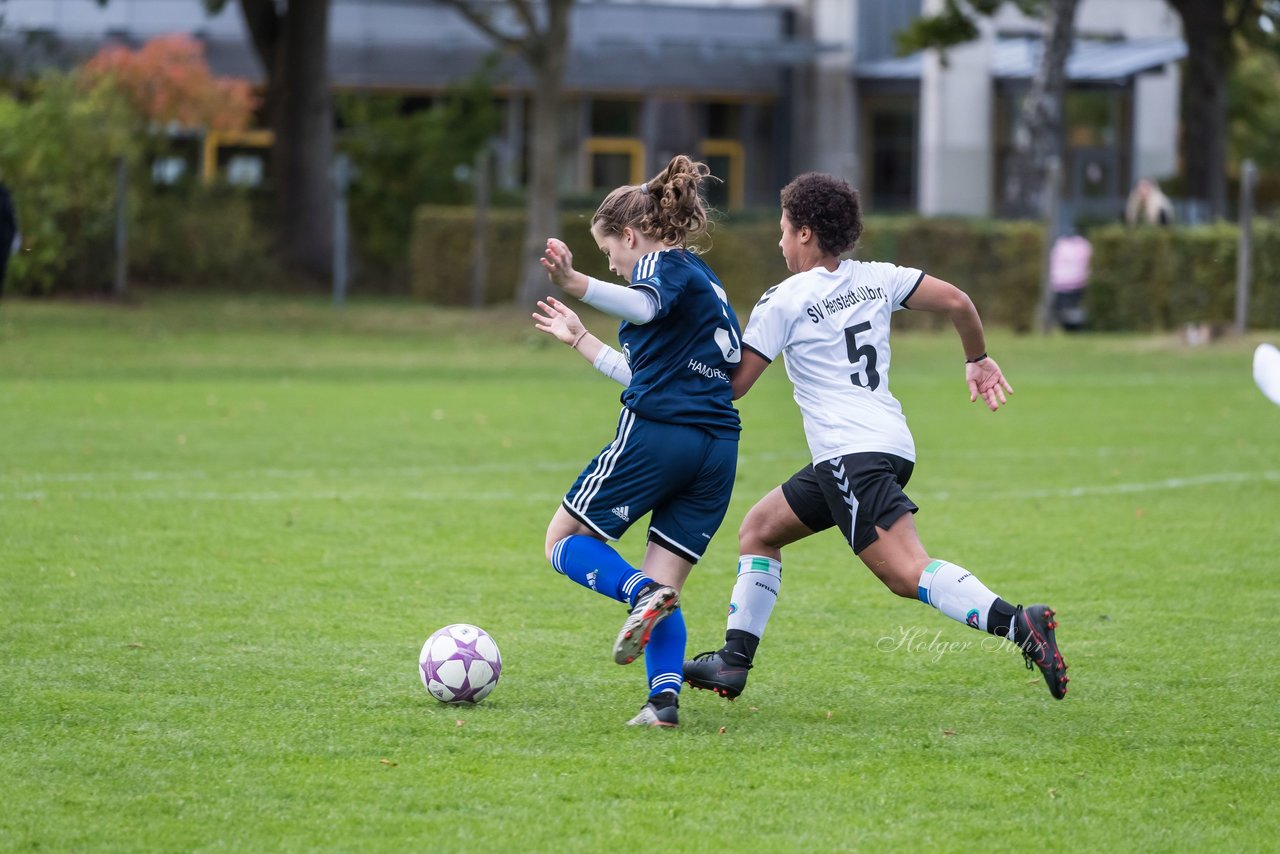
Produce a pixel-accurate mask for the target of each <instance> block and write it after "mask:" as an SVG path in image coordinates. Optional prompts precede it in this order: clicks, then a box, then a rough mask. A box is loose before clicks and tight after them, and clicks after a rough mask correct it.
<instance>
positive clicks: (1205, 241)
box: [1085, 221, 1280, 330]
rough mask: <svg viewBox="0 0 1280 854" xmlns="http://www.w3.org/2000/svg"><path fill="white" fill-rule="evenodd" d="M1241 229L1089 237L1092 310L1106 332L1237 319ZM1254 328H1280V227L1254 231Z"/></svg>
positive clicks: (1119, 230) (1095, 323)
mask: <svg viewBox="0 0 1280 854" xmlns="http://www.w3.org/2000/svg"><path fill="white" fill-rule="evenodd" d="M1239 235H1240V232H1239V229H1238V228H1237V227H1236V226H1234V225H1228V224H1220V225H1212V226H1203V227H1197V228H1140V229H1128V228H1124V227H1123V226H1109V227H1106V228H1101V229H1097V230H1095V231H1093V232H1091V233H1090V234H1089V238H1090V240H1091V241H1092V243H1093V263H1092V273H1091V275H1090V280H1089V287H1088V290H1086V292H1085V304H1086V308H1087V311H1088V314H1089V323H1090V326H1091V327H1093V328H1095V329H1101V330H1168V329H1174V328H1177V327H1179V326H1181V325H1183V324H1186V323H1210V324H1219V325H1223V324H1228V323H1231V322H1232V321H1233V320H1234V318H1235V292H1236V256H1237V251H1238V249H1237V247H1238V245H1239ZM1253 271H1254V275H1253V284H1252V287H1251V289H1250V300H1249V324H1250V326H1253V327H1255V328H1276V327H1280V278H1277V274H1280V225H1277V224H1276V223H1274V222H1268V221H1263V222H1260V223H1257V224H1256V226H1255V228H1254V247H1253Z"/></svg>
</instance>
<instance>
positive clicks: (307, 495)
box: [0, 471, 1280, 503]
mask: <svg viewBox="0 0 1280 854" xmlns="http://www.w3.org/2000/svg"><path fill="white" fill-rule="evenodd" d="M366 474H367V472H366ZM308 476H316V475H315V474H314V473H312V474H310V475H308ZM132 479H133V480H141V481H146V480H154V479H159V478H147V477H137V478H132ZM192 479H195V478H192ZM1257 482H1269V483H1280V472H1276V471H1264V472H1218V473H1214V474H1204V475H1193V476H1190V477H1172V478H1166V479H1164V480H1154V481H1142V482H1130V483H1109V484H1098V485H1093V486H1068V487H1058V488H1053V489H1023V490H1009V491H1006V492H988V491H980V490H972V489H971V490H966V491H965V492H964V493H963V494H953V493H951V492H947V491H941V492H926V493H915V492H913V493H911V494H912V495H913V497H916V498H919V499H921V500H924V501H949V500H951V499H952V498H963V499H964V500H966V501H974V500H990V501H1024V500H1028V499H1036V498H1040V499H1066V498H1088V497H1091V496H1105V495H1124V494H1140V493H1150V492H1163V491H1168V490H1177V489H1192V488H1195V487H1200V486H1213V485H1217V484H1236V483H1257ZM559 496H560V493H557V492H541V491H539V492H527V491H514V490H506V491H503V490H496V491H495V490H487V491H483V492H466V491H462V492H460V491H456V490H449V491H433V490H423V489H404V490H378V489H372V490H371V489H368V488H366V487H362V486H355V487H352V488H351V489H314V490H313V489H305V490H293V491H290V490H233V489H228V490H219V489H205V490H184V489H176V490H168V489H147V490H141V491H136V492H135V491H129V490H118V491H117V490H86V491H67V492H63V491H60V490H55V491H50V490H45V489H35V490H14V491H5V492H0V501H45V500H49V499H57V500H71V501H163V502H180V501H222V502H229V503H236V502H244V503H250V502H280V501H294V502H296V501H421V502H434V501H449V502H459V501H466V502H495V501H536V502H544V501H555V500H556V499H557V498H558V497H559Z"/></svg>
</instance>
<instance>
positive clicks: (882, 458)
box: [782, 453, 920, 554]
mask: <svg viewBox="0 0 1280 854" xmlns="http://www.w3.org/2000/svg"><path fill="white" fill-rule="evenodd" d="M914 468H915V463H913V462H911V461H910V460H906V459H903V458H902V457H899V456H895V455H893V454H879V453H867V454H846V455H845V456H843V457H836V458H835V459H831V460H824V461H823V462H821V463H818V464H817V465H813V464H810V465H807V466H805V467H804V468H802V469H800V471H798V472H796V473H795V474H793V475H792V476H791V479H790V480H788V481H787V482H786V483H784V484H782V496H783V498H785V499H787V504H789V505H791V510H792V512H794V513H795V514H796V517H797V518H798V519H799V520H800V521H801V522H803V523H804V524H805V527H807V528H809V529H810V530H812V531H815V532H816V531H825V530H826V529H827V528H830V527H833V526H838V527H839V528H840V533H842V534H844V538H845V540H847V541H848V543H849V545H850V547H852V549H853V552H854V554H858V553H859V552H861V551H862V550H863V549H865V548H866V547H867V546H869V545H871V544H872V543H874V542H875V541H876V539H877V538H878V537H879V536H880V535H879V534H878V533H877V532H876V528H877V527H881V528H888V527H889V526H890V525H892V524H893V523H894V522H896V521H898V519H900V518H902V516H903V515H904V514H906V513H914V512H916V511H917V510H919V509H920V508H919V507H917V506H916V505H915V502H913V501H912V500H911V499H910V498H908V497H907V494H906V493H905V492H903V491H902V490H903V487H905V486H906V485H907V481H909V480H910V479H911V472H912V470H913V469H914Z"/></svg>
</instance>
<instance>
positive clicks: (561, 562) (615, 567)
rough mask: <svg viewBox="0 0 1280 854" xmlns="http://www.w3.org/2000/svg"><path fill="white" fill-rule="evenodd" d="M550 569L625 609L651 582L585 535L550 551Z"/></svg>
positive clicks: (611, 550)
mask: <svg viewBox="0 0 1280 854" xmlns="http://www.w3.org/2000/svg"><path fill="white" fill-rule="evenodd" d="M551 565H552V566H554V567H555V569H556V572H559V573H561V574H562V575H567V576H569V577H570V578H572V579H573V580H574V581H576V582H578V583H579V584H581V585H582V586H583V587H587V588H590V589H591V590H594V591H596V592H597V593H600V594H603V595H605V596H608V597H609V598H611V599H617V600H618V601H619V602H625V603H626V604H628V605H631V604H634V602H635V597H636V591H638V590H639V589H640V588H641V587H644V586H645V585H646V584H648V583H649V582H650V581H652V579H651V578H649V576H647V575H645V574H644V573H643V572H641V571H640V570H638V569H636V568H635V567H634V566H632V565H631V564H629V563H627V562H626V561H625V560H623V559H622V556H621V555H619V554H618V553H617V552H615V551H614V550H613V548H612V547H611V546H609V544H608V543H604V542H601V541H600V540H597V539H596V538H595V537H588V536H586V535H585V534H574V535H573V536H570V537H565V538H564V539H563V540H561V541H560V542H558V543H556V544H555V546H554V547H552V549H551ZM668 619H670V618H668Z"/></svg>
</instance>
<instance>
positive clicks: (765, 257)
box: [410, 207, 1043, 331]
mask: <svg viewBox="0 0 1280 854" xmlns="http://www.w3.org/2000/svg"><path fill="white" fill-rule="evenodd" d="M589 218H590V213H582V212H576V213H566V214H565V215H564V217H563V219H562V228H561V232H560V234H559V235H558V236H559V237H560V238H561V239H563V240H564V241H565V243H567V244H568V245H569V248H570V249H571V250H572V251H573V257H574V265H575V266H576V267H577V268H578V269H579V270H581V271H582V272H584V273H587V274H588V275H592V276H596V277H597V278H601V279H604V280H606V281H609V280H610V279H611V278H612V276H611V274H610V273H609V271H608V269H607V267H606V265H605V261H604V257H603V256H602V255H601V254H600V251H599V250H598V249H597V248H596V245H595V242H594V241H593V240H592V238H591V234H590V232H589V231H588V221H589ZM474 229H475V220H474V214H473V212H472V210H471V209H470V208H446V207H423V208H420V209H419V210H418V211H417V215H416V217H415V221H414V234H413V241H412V246H411V249H410V253H411V257H410V268H411V288H412V291H413V294H414V295H415V296H417V297H418V298H420V299H423V300H426V301H428V302H431V303H435V304H439V305H467V304H469V303H470V301H471V296H470V294H471V291H470V288H471V265H472V240H473V233H474ZM1042 234H1043V230H1042V229H1041V228H1040V227H1039V226H1038V225H1034V224H1027V223H1016V222H989V221H969V220H937V219H919V218H883V219H881V218H877V219H872V220H870V221H868V223H867V225H866V229H865V232H864V234H863V238H862V241H861V242H860V243H859V248H858V251H857V254H858V256H859V257H861V258H866V259H868V260H880V261H892V262H894V263H897V264H902V265H904V266H909V267H919V268H920V269H923V270H925V271H926V272H928V273H930V274H931V275H934V276H938V277H939V278H942V279H945V280H947V281H950V282H952V283H954V284H955V285H957V286H958V287H960V288H962V289H964V290H965V291H967V292H968V293H969V295H970V296H971V297H973V299H974V302H975V303H977V305H978V308H979V310H980V311H981V312H982V315H983V318H984V319H985V321H986V322H987V323H990V324H996V325H1003V326H1008V327H1011V328H1013V329H1017V330H1020V331H1025V330H1027V329H1030V328H1031V326H1032V323H1033V321H1034V318H1035V308H1036V304H1037V300H1038V288H1039V281H1040V265H1041V252H1042V246H1043V242H1042V236H1041V235H1042ZM778 237H779V232H778V224H777V220H776V219H774V218H772V217H770V218H768V219H761V218H754V219H745V218H744V219H741V220H739V221H736V222H735V221H734V220H733V219H726V220H724V221H722V222H720V223H718V224H717V225H716V228H715V230H714V232H713V233H712V235H711V240H710V243H711V246H710V248H709V249H708V251H707V253H706V254H705V256H704V257H705V258H706V261H707V263H708V264H710V265H711V267H712V269H714V270H715V271H716V275H718V276H719V277H720V280H721V281H722V282H723V283H724V285H725V289H726V290H727V291H728V293H729V298H730V300H731V301H732V302H733V304H734V306H735V308H737V309H738V310H739V312H740V313H742V314H743V316H744V318H745V317H746V315H747V313H749V310H750V308H751V306H752V305H753V304H754V303H755V301H756V299H757V298H758V297H759V296H760V294H762V293H764V291H766V290H767V289H769V288H770V287H772V286H774V285H776V284H777V283H778V282H780V281H782V280H783V279H785V278H786V277H787V276H788V275H789V274H788V272H787V268H786V264H785V263H784V262H783V260H782V252H781V250H779V249H778ZM523 239H524V215H523V212H522V211H518V210H493V211H491V212H490V215H489V225H488V242H489V246H490V250H489V251H488V252H487V253H486V258H487V265H488V276H487V281H486V282H485V293H484V297H485V302H487V303H490V304H492V303H501V302H506V301H510V300H511V299H512V298H513V296H514V288H515V282H516V280H517V278H518V275H519V264H520V251H521V245H522V241H523ZM900 317H902V319H903V321H904V322H907V323H912V322H914V323H922V322H923V323H929V324H941V323H942V322H943V320H942V318H940V317H934V316H932V315H930V316H927V317H926V316H922V317H918V318H917V317H912V318H910V319H908V317H909V316H908V315H900Z"/></svg>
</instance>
